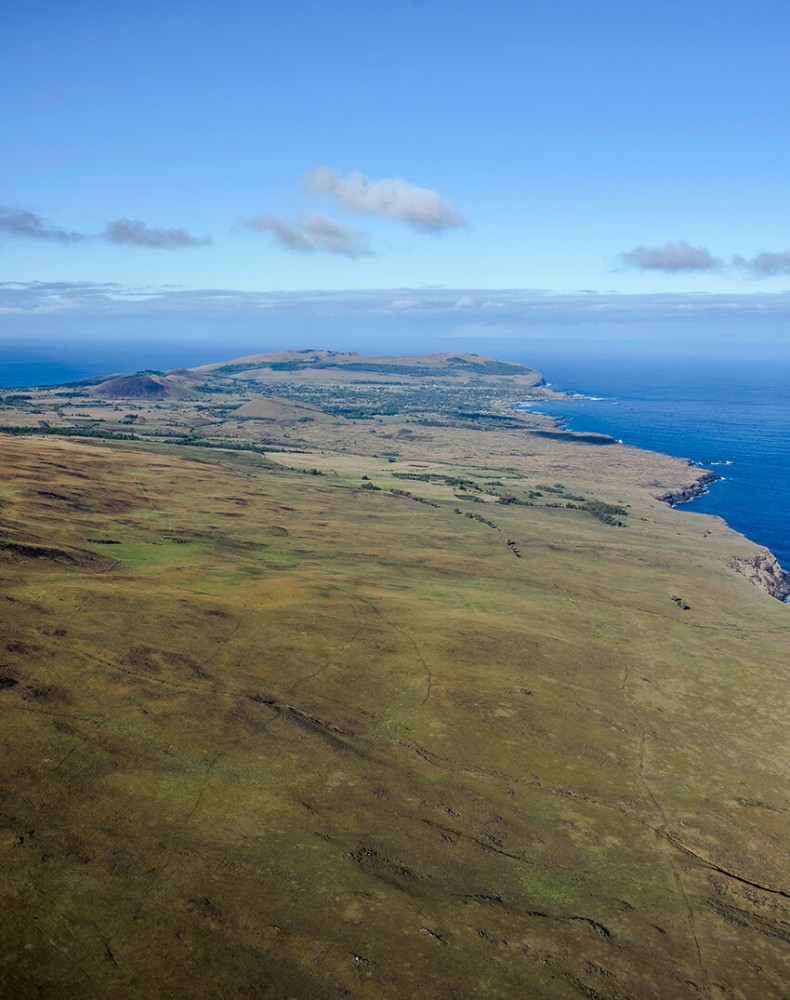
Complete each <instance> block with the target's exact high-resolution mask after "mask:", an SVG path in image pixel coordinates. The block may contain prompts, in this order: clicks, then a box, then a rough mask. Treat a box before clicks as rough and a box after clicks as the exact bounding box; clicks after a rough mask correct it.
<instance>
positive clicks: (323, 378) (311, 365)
mask: <svg viewBox="0 0 790 1000" xmlns="http://www.w3.org/2000/svg"><path fill="white" fill-rule="evenodd" d="M192 371H193V372H194V373H196V374H198V373H199V374H205V375H224V376H234V377H239V378H244V379H251V380H253V381H270V380H272V381H273V380H280V379H282V377H283V376H284V375H286V374H287V375H289V376H295V377H296V378H297V380H299V381H301V380H309V381H310V382H340V381H342V382H345V381H354V380H358V379H360V378H361V377H362V376H368V377H367V378H365V379H364V381H366V382H370V381H374V380H372V379H371V378H370V377H369V376H371V375H375V376H376V377H377V379H381V380H382V381H398V382H404V381H405V382H411V381H412V380H415V379H419V380H424V379H442V380H445V379H449V380H451V381H452V382H457V383H460V384H465V383H468V382H482V383H485V382H487V381H489V380H491V379H492V378H495V379H496V380H497V381H501V379H502V377H503V376H505V377H508V378H509V379H510V380H511V381H512V382H514V383H518V384H519V385H522V386H525V387H527V386H541V385H544V380H543V376H542V375H541V374H540V372H537V371H535V370H534V369H532V368H527V367H526V365H520V364H516V363H514V362H509V361H496V360H494V359H493V358H487V357H484V356H482V355H478V354H450V353H447V354H444V353H443V354H426V355H422V356H420V357H392V356H388V355H360V354H356V353H355V352H353V351H313V350H309V351H278V352H275V353H272V354H253V355H249V356H247V357H243V358H235V359H233V360H231V361H224V362H220V363H217V364H212V365H202V366H200V367H198V368H194V369H192Z"/></svg>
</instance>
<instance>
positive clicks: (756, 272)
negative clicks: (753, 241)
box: [732, 250, 790, 278]
mask: <svg viewBox="0 0 790 1000" xmlns="http://www.w3.org/2000/svg"><path fill="white" fill-rule="evenodd" d="M732 264H733V267H737V268H739V269H740V270H742V271H744V272H746V273H747V274H748V275H750V276H751V277H753V278H775V277H777V276H780V275H785V274H790V250H784V251H783V252H781V253H770V252H768V251H763V252H762V253H758V254H757V255H756V256H755V257H752V259H751V260H746V258H745V257H733V259H732Z"/></svg>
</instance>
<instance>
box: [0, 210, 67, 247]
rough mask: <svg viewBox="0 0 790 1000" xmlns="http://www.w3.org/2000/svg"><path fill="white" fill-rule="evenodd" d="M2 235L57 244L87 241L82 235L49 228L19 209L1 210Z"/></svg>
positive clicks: (33, 215)
mask: <svg viewBox="0 0 790 1000" xmlns="http://www.w3.org/2000/svg"><path fill="white" fill-rule="evenodd" d="M0 233H6V234H7V235H8V236H12V237H21V238H23V239H28V240H50V241H54V242H56V243H77V242H79V241H80V240H84V239H85V236H84V235H83V234H82V233H69V232H67V231H66V230H65V229H60V228H58V227H57V226H47V225H45V224H44V221H43V219H42V218H41V217H40V216H38V215H35V214H34V213H33V212H26V211H24V210H22V209H18V208H0Z"/></svg>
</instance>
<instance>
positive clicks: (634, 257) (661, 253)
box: [619, 240, 722, 274]
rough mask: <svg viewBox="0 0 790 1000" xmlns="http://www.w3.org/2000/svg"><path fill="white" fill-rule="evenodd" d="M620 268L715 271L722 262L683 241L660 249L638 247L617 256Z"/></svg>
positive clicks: (665, 270)
mask: <svg viewBox="0 0 790 1000" xmlns="http://www.w3.org/2000/svg"><path fill="white" fill-rule="evenodd" d="M619 260H620V263H621V265H622V266H624V267H629V268H630V267H632V268H637V269H638V270H640V271H664V272H668V273H670V274H673V273H677V272H683V271H717V270H719V269H720V268H721V266H722V262H721V260H719V258H718V257H714V256H713V254H712V253H711V252H710V250H708V248H707V247H693V246H691V245H690V244H689V243H686V241H685V240H678V241H677V242H674V243H665V244H664V245H663V246H660V247H646V246H638V247H634V249H633V250H628V251H625V252H624V253H621V254H619Z"/></svg>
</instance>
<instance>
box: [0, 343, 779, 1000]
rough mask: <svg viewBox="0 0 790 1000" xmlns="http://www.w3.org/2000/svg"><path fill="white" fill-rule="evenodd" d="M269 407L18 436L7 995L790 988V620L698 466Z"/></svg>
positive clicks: (650, 992)
mask: <svg viewBox="0 0 790 1000" xmlns="http://www.w3.org/2000/svg"><path fill="white" fill-rule="evenodd" d="M286 361H287V359H286ZM245 371H246V372H247V373H248V372H249V369H247V370H245ZM288 375H289V377H293V373H292V372H288ZM315 377H316V376H315V373H314V372H313V373H311V375H310V378H315ZM344 377H347V376H345V373H344ZM282 389H283V387H282V386H278V393H280V394H282ZM332 391H333V390H332ZM398 391H401V390H400V389H399V390H398ZM244 392H245V393H246V392H247V390H246V388H245V389H244ZM311 392H312V389H311ZM34 395H35V394H34ZM295 395H296V394H295ZM227 398H230V396H229V395H228V396H227V397H226V399H227ZM240 398H241V397H240ZM299 398H300V399H301V401H302V402H303V403H304V402H309V400H306V399H305V397H304V396H301V395H300V396H299ZM45 405H47V403H46V400H45V399H44V398H43V397H36V398H34V399H32V400H28V401H23V404H22V405H21V407H20V409H19V410H18V416H17V418H16V420H17V425H18V426H28V427H32V426H36V424H35V420H34V419H33V417H31V413H33V414H34V415H35V407H37V406H42V407H43V406H45ZM113 405H118V404H113ZM120 405H121V406H122V407H124V409H126V408H127V407H128V405H129V404H127V402H125V401H124V402H123V403H121V404H120ZM134 405H135V406H139V407H140V409H139V410H137V411H134V412H137V413H140V414H143V413H144V414H145V415H146V418H147V426H148V427H150V426H151V425H152V424H156V422H157V414H162V413H166V414H169V416H168V419H170V420H174V419H175V416H174V414H181V415H182V416H183V414H184V413H187V412H192V411H190V410H188V408H189V407H190V406H193V403H191V402H190V401H188V400H186V401H184V400H178V401H166V402H164V403H162V404H155V405H154V404H152V403H150V402H146V403H138V404H134ZM159 405H161V406H162V407H163V409H162V410H157V409H156V408H155V407H156V406H159ZM223 405H230V404H229V403H227V401H226V402H225V403H223ZM236 405H243V404H240V403H239V400H237V401H236ZM277 405H278V407H279V406H280V404H279V403H278V404H277ZM312 405H316V404H315V400H313V403H312ZM10 408H11V406H10V404H9V410H10ZM261 412H266V413H271V412H272V411H271V409H266V408H262V409H261ZM490 412H491V413H496V412H498V411H497V410H496V409H495V408H492V409H491V411H490ZM226 415H227V414H221V413H220V414H219V415H216V416H214V417H212V421H213V423H212V424H211V428H210V429H211V430H212V432H213V433H214V435H215V440H214V441H213V443H214V444H220V443H222V441H229V440H234V436H233V433H232V429H231V428H230V427H229V424H228V422H227V421H221V420H220V417H221V416H226ZM277 416H278V419H276V420H275V419H272V420H269V421H266V422H264V423H262V422H261V421H260V420H247V421H239V422H238V426H239V427H240V428H242V429H243V430H244V432H245V434H244V435H240V436H238V437H236V438H235V440H236V443H237V444H238V443H239V442H240V441H241V442H244V441H246V442H250V441H251V442H253V443H257V446H259V447H261V448H262V449H263V450H264V451H266V449H267V448H268V452H267V453H266V454H260V453H258V452H254V451H247V450H231V449H224V448H220V447H201V446H195V445H191V444H189V443H183V442H182V443H180V444H173V443H166V441H167V438H166V436H165V435H161V436H156V435H150V436H148V437H145V438H140V437H138V440H102V439H97V440H89V439H77V438H71V437H63V436H58V435H56V434H55V435H53V434H51V433H43V434H32V435H29V436H27V435H18V436H14V435H0V461H2V467H3V468H4V470H6V475H4V477H3V480H2V484H1V485H0V502H1V503H2V507H0V546H2V547H1V548H0V555H2V559H0V579H2V597H0V614H1V615H2V622H3V636H4V638H3V648H2V651H0V663H1V664H2V666H0V712H2V716H3V726H2V731H1V734H0V738H2V741H3V754H2V765H1V766H2V787H3V804H2V819H1V820H0V823H1V824H2V838H1V839H0V852H1V853H0V858H1V859H2V860H1V861H0V864H1V865H2V874H3V878H2V890H1V892H2V899H3V913H4V919H3V921H2V923H1V924H0V938H2V949H0V992H2V994H3V995H4V996H9V997H11V996H13V997H28V996H38V997H42V996H44V997H47V996H48V997H58V998H72V997H90V998H94V997H98V998H104V997H107V998H117V997H130V998H138V997H139V998H143V997H145V998H149V997H162V998H164V997H182V996H183V997H187V996H188V997H190V998H191V997H214V996H217V995H219V994H227V995H229V996H242V997H243V996H249V997H272V998H280V997H283V998H285V997H299V998H303V997H304V998H308V997H316V998H318V997H321V998H323V997H356V998H393V1000H396V998H397V1000H400V998H404V997H426V998H436V1000H450V998H454V1000H472V998H480V997H510V996H517V997H536V998H544V997H545V998H555V997H556V998H566V997H567V998H578V997H579V996H585V997H588V998H596V997H600V998H611V1000H619V998H626V997H633V998H636V997H640V998H641V997H655V998H663V997H673V998H674V997H683V996H689V997H692V996H699V995H701V996H707V997H718V996H722V997H733V998H743V1000H747V998H753V997H766V998H774V997H775V998H779V997H783V996H786V995H787V983H788V974H789V972H790V969H789V967H788V939H790V921H789V920H788V911H787V907H788V902H790V895H789V894H790V886H788V884H787V870H788V863H787V861H788V836H787V831H788V817H789V816H790V802H788V795H787V789H788V787H789V783H788V774H789V773H790V759H789V758H790V754H788V745H787V740H786V728H785V727H786V718H787V713H786V708H787V705H786V692H787V644H788V637H790V611H789V610H788V608H787V607H786V606H783V605H782V604H780V603H779V602H778V601H775V600H773V599H771V598H770V597H768V596H767V595H766V594H765V593H763V592H762V591H760V590H759V589H758V588H756V587H754V586H752V584H751V583H749V581H747V580H746V579H745V578H744V577H743V576H741V575H739V574H737V573H735V572H734V571H733V570H732V569H731V568H730V560H731V559H732V558H733V556H746V555H750V554H751V553H752V552H754V551H755V547H754V546H752V545H751V543H749V542H747V541H746V540H745V539H742V538H741V537H740V536H738V535H736V534H735V533H733V532H731V531H730V530H729V529H728V528H727V527H726V525H724V524H723V522H721V521H719V520H718V519H715V518H706V517H700V516H698V515H695V514H693V513H684V512H681V511H678V510H672V509H670V508H669V507H668V506H666V504H662V503H660V502H659V501H658V500H656V499H655V497H656V496H657V495H660V494H661V493H663V492H666V491H668V490H673V489H677V488H679V487H682V486H684V485H688V483H689V482H691V481H693V480H694V478H695V476H696V475H697V472H696V471H695V470H689V468H688V467H687V466H686V465H685V464H684V463H682V462H679V461H677V460H675V459H669V458H666V457H663V456H656V455H649V454H647V453H642V452H637V451H634V450H632V449H625V448H620V447H617V446H614V445H605V444H590V443H585V442H583V441H580V440H578V439H574V438H573V437H572V436H566V437H564V438H559V439H558V438H555V437H552V436H549V437H546V436H543V434H544V433H545V432H546V431H547V429H548V430H549V433H551V431H550V428H548V425H547V424H546V423H545V422H544V421H542V420H541V418H539V417H536V416H534V415H529V414H526V415H524V416H522V417H519V418H518V419H519V421H520V423H519V424H518V426H515V427H511V426H507V427H503V428H497V429H491V426H490V424H488V423H486V421H485V420H483V421H480V420H475V421H472V422H471V424H469V423H466V422H464V420H463V418H462V419H461V420H460V422H459V419H458V418H457V416H456V415H455V414H450V415H449V416H448V415H447V414H446V413H445V419H444V420H443V421H442V420H440V419H436V420H434V418H433V417H431V421H432V422H425V417H424V416H423V417H420V416H419V415H418V416H417V417H416V418H415V415H414V413H412V414H411V415H410V416H408V417H404V416H398V415H395V414H383V413H382V414H379V415H373V416H370V415H368V416H366V417H365V418H364V419H349V418H347V417H342V416H338V415H331V414H330V415H329V417H328V418H326V419H325V418H323V417H322V418H321V419H315V420H300V419H299V418H298V417H297V418H295V420H294V422H291V421H290V420H289V419H288V418H287V417H288V415H287V413H286V414H285V417H284V415H283V411H282V409H278V410H277ZM434 416H436V415H434ZM36 419H39V418H36ZM64 419H65V418H64ZM179 419H181V418H179ZM419 420H422V421H423V422H417V421H419ZM6 422H8V420H6ZM234 426H235V425H234ZM248 428H254V429H255V434H256V435H257V436H252V437H247V436H246V434H247V430H248ZM50 429H51V428H50ZM55 429H57V428H55ZM43 430H47V428H43ZM110 432H112V431H110ZM275 449H276V450H275ZM415 477H417V478H415ZM546 487H549V489H547V488H546ZM393 490H398V491H400V492H395V493H394V492H392V491H393ZM409 494H410V495H409ZM571 498H574V499H571ZM504 501H507V502H504ZM588 501H598V502H600V503H605V504H609V505H612V506H616V507H619V508H621V509H622V510H624V511H625V512H626V513H624V514H622V515H618V517H617V519H616V520H619V521H621V522H622V524H621V526H618V525H617V524H611V523H605V521H603V520H601V519H599V518H598V517H596V516H594V515H593V514H591V513H590V511H589V510H585V509H583V507H582V504H583V503H585V502H588ZM684 608H685V610H684Z"/></svg>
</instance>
